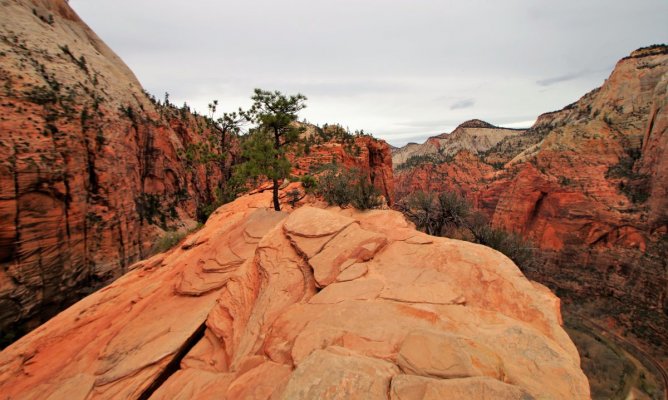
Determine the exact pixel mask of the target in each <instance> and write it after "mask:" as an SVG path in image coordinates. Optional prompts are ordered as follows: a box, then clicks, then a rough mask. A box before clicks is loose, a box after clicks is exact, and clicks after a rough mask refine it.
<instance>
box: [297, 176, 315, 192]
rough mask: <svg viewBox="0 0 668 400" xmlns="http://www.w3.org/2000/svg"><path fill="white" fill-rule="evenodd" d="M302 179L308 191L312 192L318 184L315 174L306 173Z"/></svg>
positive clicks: (303, 185)
mask: <svg viewBox="0 0 668 400" xmlns="http://www.w3.org/2000/svg"><path fill="white" fill-rule="evenodd" d="M300 181H301V183H302V187H303V188H304V190H306V193H312V192H313V191H315V189H316V188H317V186H318V181H316V179H315V178H314V177H313V175H304V176H302V177H301V178H300Z"/></svg>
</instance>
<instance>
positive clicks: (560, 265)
mask: <svg viewBox="0 0 668 400" xmlns="http://www.w3.org/2000/svg"><path fill="white" fill-rule="evenodd" d="M667 71H668V48H667V47H666V46H653V47H650V48H646V49H640V50H638V51H636V52H633V53H632V54H631V55H630V56H629V57H627V58H625V59H623V60H621V61H620V62H619V63H618V64H617V66H616V67H615V70H614V71H613V73H612V74H611V76H610V78H609V79H608V80H607V81H606V82H605V83H604V85H603V86H602V87H601V88H599V89H596V90H594V91H592V92H591V93H588V94H587V95H585V96H584V97H583V98H582V99H580V100H579V101H578V102H576V103H574V104H572V105H570V106H568V107H566V108H564V109H563V110H561V111H558V112H553V113H548V114H545V115H542V116H541V117H540V118H539V119H538V121H537V122H536V124H535V125H534V127H532V128H531V129H530V130H529V131H527V132H526V133H524V134H521V135H517V136H513V137H508V138H506V139H504V140H502V141H501V142H499V143H498V144H497V145H496V146H494V147H493V148H491V149H489V150H488V151H487V152H486V153H485V155H484V156H482V157H475V156H472V155H470V154H469V155H466V156H458V157H455V159H454V161H453V162H451V163H448V164H443V165H426V164H425V165H418V166H417V167H415V168H412V169H409V170H405V171H398V172H397V173H395V176H396V185H395V186H396V188H397V193H399V194H400V196H401V195H402V194H405V193H410V192H411V191H413V190H416V189H418V188H422V189H430V190H443V189H444V190H455V191H460V192H462V193H463V194H464V195H465V196H466V197H468V198H469V199H470V200H472V201H473V203H474V204H475V205H476V207H477V208H479V209H481V210H482V211H484V212H485V213H487V214H488V216H489V217H490V218H491V220H492V221H493V224H494V225H495V226H497V227H502V228H505V229H507V230H511V231H515V232H519V233H522V234H523V235H524V236H526V237H527V238H529V239H531V240H533V241H535V242H536V243H537V244H538V245H539V246H540V247H541V248H542V249H543V250H544V251H545V252H546V254H547V256H548V260H547V262H546V263H545V265H543V266H542V267H540V268H539V269H538V270H535V271H526V272H527V274H529V276H530V277H531V278H532V279H536V280H538V281H540V282H543V283H547V284H548V285H549V286H551V287H552V288H554V289H557V290H559V293H562V294H563V295H567V296H568V297H569V298H571V299H576V300H577V302H578V303H579V304H584V305H585V306H586V307H587V308H588V307H590V306H591V307H593V308H589V311H590V312H591V313H592V314H593V315H595V316H596V317H600V318H603V317H606V316H608V317H613V318H615V319H616V320H617V321H621V322H622V323H624V324H625V325H626V327H628V328H631V329H632V330H633V332H634V333H636V334H638V335H640V336H642V337H644V338H645V339H650V340H651V341H652V342H653V343H655V344H658V345H659V346H661V343H664V344H665V343H666V340H668V278H667V270H668V267H667V265H666V254H667V252H668V242H667V241H666V232H667V231H668V211H667V210H668V208H667V205H668V204H667V203H666V202H667V201H668V200H667V199H668V197H667V196H666V190H667V186H668V179H666V178H667V176H666V173H667V172H666V171H667V166H666V163H667V162H668V161H667V160H668V157H666V156H667V154H666V151H667V150H666V145H667V143H666V140H668V139H666V137H667V135H668V134H667V132H666V130H667V126H668V125H667V124H666V121H667V118H668V108H667V107H666V102H667V99H668V96H667V86H668V73H667ZM499 162H503V163H505V165H504V166H503V167H502V168H501V169H500V170H494V168H492V165H493V164H496V163H499ZM467 172H468V173H467ZM601 312H602V314H601Z"/></svg>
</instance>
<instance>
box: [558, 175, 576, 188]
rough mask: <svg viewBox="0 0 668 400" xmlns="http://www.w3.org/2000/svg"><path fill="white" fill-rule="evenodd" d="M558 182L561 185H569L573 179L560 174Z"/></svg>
mask: <svg viewBox="0 0 668 400" xmlns="http://www.w3.org/2000/svg"><path fill="white" fill-rule="evenodd" d="M559 184H560V185H561V186H571V185H572V184H573V181H572V180H571V179H570V178H568V177H566V176H560V177H559Z"/></svg>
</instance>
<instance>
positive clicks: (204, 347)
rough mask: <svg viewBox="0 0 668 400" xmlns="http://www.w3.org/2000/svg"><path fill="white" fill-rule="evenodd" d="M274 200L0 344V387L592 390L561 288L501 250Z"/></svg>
mask: <svg viewBox="0 0 668 400" xmlns="http://www.w3.org/2000/svg"><path fill="white" fill-rule="evenodd" d="M270 202H271V194H270V193H268V192H264V193H258V194H253V195H249V196H244V197H241V198H239V199H237V200H236V201H235V202H233V203H231V204H228V205H225V206H223V207H222V208H220V209H219V210H218V211H217V212H216V213H214V215H213V216H212V217H211V218H210V220H209V222H207V224H206V226H205V227H203V228H202V230H201V231H199V232H197V233H195V234H193V235H192V236H190V237H189V238H187V239H186V240H185V241H184V242H183V243H182V244H181V245H180V246H178V247H176V248H174V249H172V250H170V251H169V252H167V253H164V254H159V255H157V256H155V257H153V258H151V259H149V260H146V261H143V262H140V263H138V264H136V265H134V266H133V267H132V270H131V271H130V272H129V273H127V274H126V275H125V276H123V277H122V278H120V279H118V280H117V281H116V282H114V283H113V284H111V285H110V286H108V287H107V288H105V289H103V290H101V291H99V292H97V293H94V294H92V295H90V296H89V297H87V298H85V299H83V300H81V301H80V302H78V303H76V304H75V305H73V306H72V307H70V308H69V309H67V310H65V311H64V312H62V313H61V314H59V315H58V316H56V317H55V318H53V319H52V320H51V321H49V322H47V323H46V324H44V325H43V326H41V327H40V328H38V329H37V330H35V331H33V332H32V333H30V334H28V335H27V336H25V337H24V338H22V339H21V340H19V341H18V342H16V343H14V344H13V345H12V346H10V347H8V348H7V349H5V350H4V351H3V352H2V353H0V393H1V394H0V398H1V399H68V400H77V399H117V398H138V399H149V398H150V399H210V398H222V399H225V398H228V399H240V398H251V399H314V398H318V399H338V398H346V399H351V398H352V399H354V398H359V399H402V400H405V399H436V398H445V397H452V398H471V399H531V398H540V399H565V398H568V399H588V398H589V397H590V396H589V386H588V382H587V379H586V377H585V375H584V374H583V372H582V371H581V369H580V366H579V365H580V361H579V356H578V353H577V351H576V349H575V347H574V345H573V343H572V342H571V340H570V339H569V338H568V336H567V335H566V333H565V332H564V330H563V329H562V328H561V317H560V311H559V299H558V298H556V297H555V296H554V295H552V294H551V293H550V292H549V291H547V290H544V289H543V288H542V287H540V286H538V285H537V284H536V283H533V282H531V281H529V280H527V279H526V278H525V277H524V276H523V275H522V273H521V272H520V271H519V269H518V268H517V267H516V266H515V265H514V264H513V263H512V262H511V261H510V260H509V259H507V258H506V257H504V256H503V255H502V254H500V253H498V252H496V251H494V250H491V249H489V248H486V247H483V246H479V245H475V244H471V243H466V242H461V241H457V240H451V239H446V238H436V237H430V236H427V235H425V234H422V233H420V232H417V231H415V230H414V229H413V227H412V226H411V225H410V224H409V223H407V222H406V221H405V220H404V218H403V217H402V216H401V214H399V213H397V212H394V211H388V210H374V211H367V212H358V211H355V210H349V209H344V210H342V209H339V208H323V207H322V206H320V205H319V204H318V203H317V202H313V201H308V202H307V203H310V204H307V205H304V206H302V207H300V208H297V209H296V210H293V211H286V212H275V211H273V210H271V209H268V208H266V207H267V206H268V205H269V204H270ZM288 208H289V207H285V209H288Z"/></svg>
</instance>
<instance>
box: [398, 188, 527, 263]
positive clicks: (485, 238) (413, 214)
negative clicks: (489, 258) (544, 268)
mask: <svg viewBox="0 0 668 400" xmlns="http://www.w3.org/2000/svg"><path fill="white" fill-rule="evenodd" d="M397 208H398V209H399V210H400V211H401V212H402V213H403V214H404V215H405V216H406V217H407V218H408V219H409V220H410V221H411V222H413V223H414V224H415V226H416V228H417V229H419V230H421V231H423V232H426V233H428V234H430V235H435V236H443V235H444V234H445V233H446V232H452V231H460V232H461V231H464V234H463V235H462V238H466V239H467V240H469V241H472V242H474V243H479V244H482V245H485V246H488V247H491V248H493V249H495V250H497V251H499V252H501V253H503V254H505V255H506V256H507V257H508V258H510V259H511V260H513V262H514V263H515V264H516V265H517V266H518V267H519V268H520V269H521V270H522V271H528V270H531V269H533V268H534V267H535V265H536V263H538V262H539V259H540V254H539V253H538V252H537V251H536V249H535V247H534V245H533V244H532V243H531V242H530V241H527V240H525V239H524V238H522V237H521V236H519V235H517V234H515V233H512V232H508V231H505V230H503V229H499V228H493V227H492V226H491V225H490V223H489V221H488V220H487V218H486V217H485V216H484V215H483V214H481V213H478V212H472V211H471V210H472V206H471V204H469V203H468V202H467V201H466V199H464V198H463V197H461V196H459V195H458V194H456V193H451V192H441V193H431V192H429V193H427V192H422V191H418V192H415V193H412V194H411V195H409V196H407V197H406V198H405V199H404V200H403V201H402V202H400V203H398V204H397Z"/></svg>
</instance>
